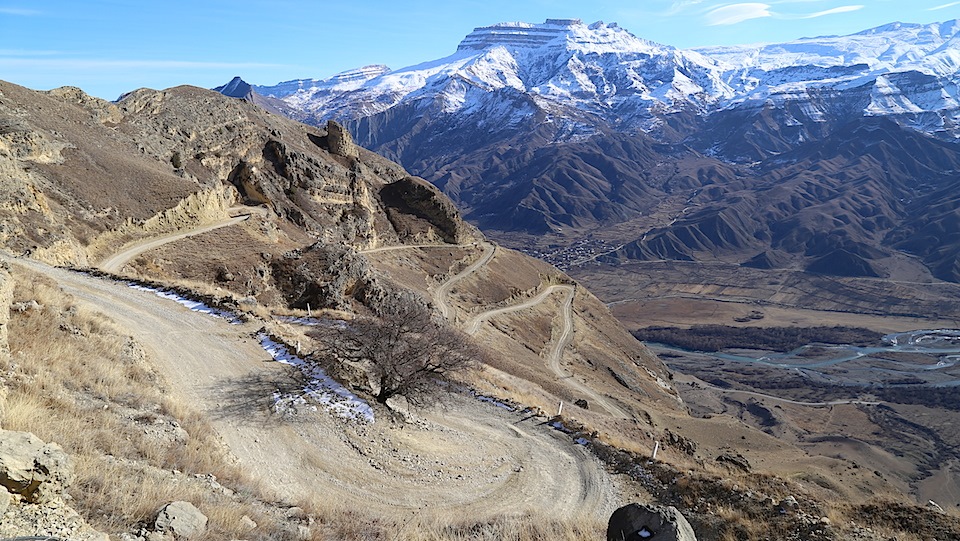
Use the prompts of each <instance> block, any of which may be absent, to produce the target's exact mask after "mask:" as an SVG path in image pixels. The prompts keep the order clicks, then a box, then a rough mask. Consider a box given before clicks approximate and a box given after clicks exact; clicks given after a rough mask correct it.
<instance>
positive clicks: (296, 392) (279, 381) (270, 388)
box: [208, 368, 315, 426]
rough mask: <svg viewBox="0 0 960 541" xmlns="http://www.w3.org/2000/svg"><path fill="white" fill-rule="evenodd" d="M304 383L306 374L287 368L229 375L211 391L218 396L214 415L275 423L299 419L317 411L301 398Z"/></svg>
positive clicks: (248, 422) (245, 421) (255, 422)
mask: <svg viewBox="0 0 960 541" xmlns="http://www.w3.org/2000/svg"><path fill="white" fill-rule="evenodd" d="M304 387H305V381H304V376H303V374H301V373H300V372H299V371H297V370H290V369H286V368H283V369H271V370H257V371H255V372H250V373H248V374H246V375H244V376H241V377H238V378H232V379H226V380H224V381H221V382H218V383H217V384H216V385H215V386H212V387H210V388H209V389H208V391H209V392H210V394H211V396H213V397H215V398H216V403H217V407H216V409H215V410H214V413H213V416H214V418H216V419H221V420H223V419H226V420H232V421H239V422H241V423H243V424H255V425H259V426H271V425H277V424H280V423H284V422H290V421H299V420H301V418H303V417H305V415H302V414H305V413H307V412H312V411H315V407H314V405H313V404H312V403H310V402H309V401H302V400H297V398H299V397H302V396H303V395H304ZM278 398H279V400H278ZM304 420H305V419H304Z"/></svg>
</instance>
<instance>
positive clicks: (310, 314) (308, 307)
mask: <svg viewBox="0 0 960 541" xmlns="http://www.w3.org/2000/svg"><path fill="white" fill-rule="evenodd" d="M312 316H313V312H311V311H310V303H309V302H308V303H307V317H312Z"/></svg>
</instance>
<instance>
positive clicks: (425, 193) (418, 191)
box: [380, 177, 469, 243]
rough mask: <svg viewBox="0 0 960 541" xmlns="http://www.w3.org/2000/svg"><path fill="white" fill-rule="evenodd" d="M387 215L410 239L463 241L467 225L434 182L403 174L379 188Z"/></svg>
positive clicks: (404, 235) (465, 236) (467, 229)
mask: <svg viewBox="0 0 960 541" xmlns="http://www.w3.org/2000/svg"><path fill="white" fill-rule="evenodd" d="M380 199H381V201H382V202H383V206H384V208H385V209H386V211H387V217H388V218H389V219H390V222H391V223H392V224H393V227H394V229H396V231H397V233H398V234H399V235H400V236H401V237H402V238H407V239H411V240H414V241H436V240H439V239H442V240H444V241H446V242H452V243H460V242H465V240H466V239H467V238H468V236H469V226H467V225H466V224H465V223H464V221H463V219H461V217H460V212H459V211H458V210H457V207H456V206H455V205H454V204H453V202H452V201H450V200H449V199H448V198H447V197H446V196H445V195H443V193H441V192H440V190H439V189H437V188H436V187H435V186H434V185H432V184H430V183H429V182H427V181H425V180H423V179H422V178H419V177H406V178H403V179H401V180H398V181H396V182H393V183H391V184H387V185H386V186H384V187H383V188H382V189H381V190H380Z"/></svg>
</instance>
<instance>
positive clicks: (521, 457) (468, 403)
mask: <svg viewBox="0 0 960 541" xmlns="http://www.w3.org/2000/svg"><path fill="white" fill-rule="evenodd" d="M221 227H223V225H221ZM173 240H175V237H173V236H170V237H166V238H165V242H172V241H173ZM146 244H147V243H145V244H144V245H146ZM150 244H152V243H150ZM160 244H162V243H160ZM152 245H158V244H152ZM492 255H493V249H492V247H490V248H489V250H488V253H487V257H486V258H481V262H480V264H481V265H482V264H484V263H485V261H484V259H486V260H489V258H490V257H492ZM3 259H5V260H8V261H10V262H11V263H12V264H13V265H15V266H19V267H24V268H28V269H31V270H33V271H36V272H40V273H42V274H44V275H46V276H48V277H50V278H52V279H54V280H56V281H57V282H58V283H59V284H60V287H61V288H62V289H63V290H64V291H65V292H67V293H69V294H71V295H73V296H74V297H75V298H76V299H78V301H80V302H84V303H88V304H90V305H92V306H93V307H94V308H95V309H97V310H98V311H100V312H102V313H104V314H106V315H107V316H109V317H110V318H112V319H113V320H115V321H116V322H117V323H118V324H119V325H121V326H122V327H123V328H124V329H126V330H127V331H128V332H129V333H130V334H131V335H132V336H133V337H134V338H135V339H136V340H138V341H139V342H140V343H141V344H142V345H143V346H144V349H145V350H146V351H147V353H148V356H149V358H150V359H151V361H152V362H153V363H154V365H155V366H156V367H157V369H158V370H159V371H160V372H161V373H162V374H163V376H164V379H165V380H166V382H167V383H168V384H169V386H170V392H171V394H172V395H173V396H175V397H178V398H179V399H181V400H183V401H186V402H187V403H189V404H191V405H192V406H193V407H194V408H195V409H197V410H199V411H200V412H202V413H203V414H205V415H206V416H207V417H208V418H210V419H211V420H212V423H213V425H214V428H215V429H216V431H217V432H218V434H219V435H220V437H221V438H222V440H223V442H224V443H225V444H226V445H227V447H228V448H229V449H230V450H231V452H232V454H233V455H234V456H235V457H236V459H237V461H238V462H239V464H240V465H241V466H242V467H243V469H244V470H246V471H248V472H250V473H251V474H252V475H255V476H257V477H259V478H261V479H262V480H263V482H264V483H265V485H266V486H267V487H268V489H270V490H272V491H273V492H274V493H275V494H276V495H277V496H278V497H280V498H283V499H292V500H299V499H300V498H311V497H314V496H317V495H320V496H321V498H322V500H323V501H324V502H339V503H338V505H341V506H343V507H344V508H352V509H364V510H369V511H370V512H372V513H383V514H384V515H385V516H391V515H392V514H395V513H396V512H397V511H398V510H403V509H407V510H410V512H416V513H417V514H420V515H431V514H433V515H437V516H448V517H449V516H450V515H451V514H452V513H456V514H457V515H458V516H463V517H470V518H471V519H477V520H482V519H483V517H493V516H496V515H503V514H508V515H515V514H522V513H531V514H534V515H538V516H544V517H551V518H556V519H574V520H576V519H578V518H584V519H587V518H589V519H591V520H596V519H605V517H606V516H609V513H610V512H612V510H613V509H614V508H616V505H617V494H616V490H615V487H614V484H613V482H612V480H611V478H610V476H609V475H608V474H607V473H606V471H605V470H604V468H603V466H602V465H601V464H600V463H599V461H598V460H597V459H596V458H595V457H593V456H592V455H591V454H590V453H588V452H587V451H586V450H585V449H584V448H583V447H581V446H578V445H575V444H573V443H572V442H571V441H570V439H569V436H566V435H564V434H562V433H560V432H557V431H554V430H552V429H548V428H546V427H544V426H540V425H541V424H542V420H540V419H537V418H532V417H523V416H521V415H520V414H519V413H516V412H510V411H507V410H505V409H502V408H499V407H496V406H494V405H491V404H486V403H483V402H478V401H476V400H473V399H471V398H469V397H465V396H460V395H452V396H451V397H450V398H449V399H448V400H447V402H446V404H445V406H444V407H443V408H442V409H441V410H438V411H429V412H424V413H422V418H421V419H420V422H418V423H406V424H403V425H394V424H391V423H390V422H389V421H386V420H378V421H377V422H376V423H374V424H371V425H366V424H358V423H356V422H346V421H343V420H340V419H337V418H334V417H331V416H330V415H328V414H326V413H324V412H312V411H310V410H309V409H305V410H304V411H301V412H299V413H297V414H295V415H292V416H289V417H284V418H283V419H281V418H280V417H279V416H277V415H276V414H272V413H270V412H269V411H268V410H269V408H268V407H267V405H268V404H269V401H270V395H271V393H272V392H273V391H274V390H276V389H277V388H280V387H283V385H285V384H284V381H286V379H285V378H284V377H283V374H284V368H282V367H281V366H280V365H279V364H277V363H275V362H272V361H271V360H270V357H269V355H268V354H267V353H266V352H265V351H264V350H263V349H262V348H261V347H260V346H259V344H258V342H257V340H256V339H255V338H253V333H255V332H256V330H257V328H258V327H259V324H256V323H248V324H245V325H231V324H229V323H228V322H226V321H225V320H222V319H218V318H214V317H211V316H207V315H203V314H200V313H197V312H191V311H189V310H188V309H186V308H184V307H182V306H180V305H179V304H176V303H174V302H172V301H169V300H166V299H163V298H160V297H158V296H156V295H154V294H152V293H149V292H144V291H139V290H135V289H133V288H130V287H128V286H126V285H124V284H122V283H118V282H113V281H109V280H105V279H100V278H94V277H90V276H88V275H84V274H80V273H75V272H70V271H66V270H63V269H56V268H51V267H48V266H46V265H44V264H42V263H38V262H35V261H30V260H19V259H8V258H3ZM479 266H480V265H476V267H479ZM471 272H472V271H471ZM462 274H463V275H466V274H469V273H467V272H464V273H462ZM289 390H291V391H293V390H295V389H294V388H290V389H289Z"/></svg>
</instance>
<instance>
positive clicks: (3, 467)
mask: <svg viewBox="0 0 960 541" xmlns="http://www.w3.org/2000/svg"><path fill="white" fill-rule="evenodd" d="M72 481H73V469H72V466H71V463H70V459H69V457H68V456H67V454H66V453H65V452H64V451H63V449H61V448H60V446H59V445H57V444H55V443H46V442H44V441H43V440H41V439H40V438H38V437H37V436H35V435H33V434H30V433H28V432H12V431H8V430H0V487H2V488H0V538H2V537H16V536H24V535H29V536H51V537H59V538H63V539H71V540H79V541H92V540H97V541H102V540H107V539H108V538H107V536H106V535H104V534H103V533H101V532H98V531H96V530H94V529H93V528H91V527H90V526H89V525H88V524H87V523H86V522H85V521H84V520H83V517H81V516H80V515H79V514H78V513H77V512H76V511H75V510H74V509H72V508H71V507H70V506H68V505H67V504H66V503H65V502H64V496H65V491H66V489H67V488H68V487H69V486H70V484H71V483H72Z"/></svg>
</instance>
